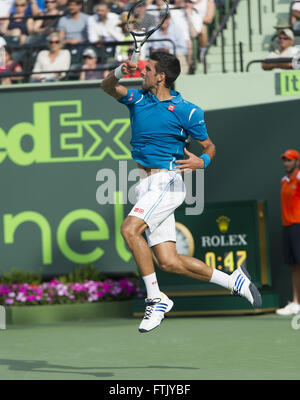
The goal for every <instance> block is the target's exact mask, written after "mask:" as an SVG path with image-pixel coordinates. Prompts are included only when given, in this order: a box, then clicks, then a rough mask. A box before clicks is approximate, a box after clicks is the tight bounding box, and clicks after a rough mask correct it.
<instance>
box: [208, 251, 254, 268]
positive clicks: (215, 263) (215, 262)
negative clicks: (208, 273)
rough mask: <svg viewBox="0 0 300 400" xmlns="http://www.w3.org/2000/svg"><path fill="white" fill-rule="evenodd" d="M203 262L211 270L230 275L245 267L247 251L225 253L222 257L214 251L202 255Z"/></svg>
mask: <svg viewBox="0 0 300 400" xmlns="http://www.w3.org/2000/svg"><path fill="white" fill-rule="evenodd" d="M204 262H205V264H206V265H208V266H210V267H211V268H217V269H219V270H221V271H223V272H227V273H232V272H233V271H234V270H235V269H236V268H238V267H240V266H241V265H244V266H245V267H246V266H247V251H246V250H236V251H225V252H224V253H223V254H222V255H221V254H220V253H218V254H217V253H216V252H214V251H208V252H206V253H205V254H204Z"/></svg>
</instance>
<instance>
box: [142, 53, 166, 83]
mask: <svg viewBox="0 0 300 400" xmlns="http://www.w3.org/2000/svg"><path fill="white" fill-rule="evenodd" d="M156 63H157V61H154V60H149V61H148V63H147V65H146V67H145V68H144V69H143V71H142V72H141V74H142V77H143V78H144V80H143V83H142V86H143V89H147V90H151V89H156V88H157V87H158V84H159V82H160V81H161V79H162V74H158V73H157V72H156V69H155V64H156Z"/></svg>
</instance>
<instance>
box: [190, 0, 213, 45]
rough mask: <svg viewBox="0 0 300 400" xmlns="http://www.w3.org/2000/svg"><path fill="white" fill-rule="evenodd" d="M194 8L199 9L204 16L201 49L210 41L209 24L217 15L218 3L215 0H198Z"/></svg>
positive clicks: (200, 41) (200, 40)
mask: <svg viewBox="0 0 300 400" xmlns="http://www.w3.org/2000/svg"><path fill="white" fill-rule="evenodd" d="M194 8H195V9H196V10H197V11H198V13H199V14H200V16H201V18H202V22H203V25H202V29H201V33H200V36H199V46H200V51H201V50H202V49H204V48H205V47H206V46H207V43H208V37H209V32H208V25H210V24H211V23H212V22H213V20H214V18H215V15H216V3H215V2H214V0H197V2H196V3H195V4H194Z"/></svg>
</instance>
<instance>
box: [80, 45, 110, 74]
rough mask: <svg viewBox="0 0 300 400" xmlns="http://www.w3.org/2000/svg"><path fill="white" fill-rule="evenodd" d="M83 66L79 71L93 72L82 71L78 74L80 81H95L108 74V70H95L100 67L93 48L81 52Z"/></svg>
mask: <svg viewBox="0 0 300 400" xmlns="http://www.w3.org/2000/svg"><path fill="white" fill-rule="evenodd" d="M82 56H83V65H82V67H81V69H84V70H85V69H86V70H94V71H82V72H81V73H80V78H79V79H80V80H81V81H88V80H95V79H102V78H105V76H106V75H107V74H108V73H109V71H108V70H103V71H100V70H96V69H97V68H100V67H101V64H98V63H97V61H98V57H97V54H96V52H95V50H94V49H93V48H87V49H85V50H84V52H83V55H82Z"/></svg>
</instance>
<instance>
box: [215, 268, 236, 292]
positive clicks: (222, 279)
mask: <svg viewBox="0 0 300 400" xmlns="http://www.w3.org/2000/svg"><path fill="white" fill-rule="evenodd" d="M210 282H211V283H216V284H217V285H219V286H222V287H224V288H225V289H231V287H230V285H231V279H230V275H228V274H226V273H225V272H222V271H219V270H218V269H214V270H213V274H212V277H211V279H210Z"/></svg>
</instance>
